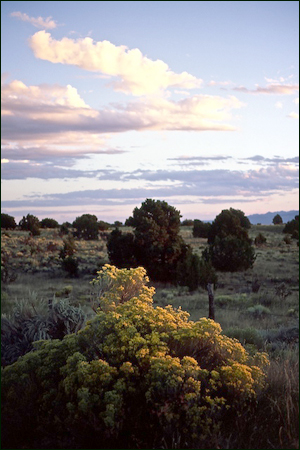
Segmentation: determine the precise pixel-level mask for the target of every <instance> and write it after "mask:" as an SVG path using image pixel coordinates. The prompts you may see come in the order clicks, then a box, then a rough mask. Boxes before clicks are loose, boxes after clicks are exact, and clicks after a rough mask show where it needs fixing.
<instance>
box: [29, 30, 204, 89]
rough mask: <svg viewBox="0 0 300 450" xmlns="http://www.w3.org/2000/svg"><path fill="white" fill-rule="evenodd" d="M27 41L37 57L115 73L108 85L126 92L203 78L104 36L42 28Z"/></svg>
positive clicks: (184, 85) (192, 84)
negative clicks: (175, 69) (97, 37)
mask: <svg viewBox="0 0 300 450" xmlns="http://www.w3.org/2000/svg"><path fill="white" fill-rule="evenodd" d="M29 44H30V47H31V49H32V50H33V52H34V55H35V57H36V58H39V59H43V60H46V61H50V62H52V63H56V64H57V63H61V64H69V65H74V66H77V67H80V68H82V69H84V70H87V71H92V72H101V73H103V74H106V75H109V76H111V77H118V78H119V80H117V81H112V83H111V86H112V87H113V88H114V89H115V90H116V91H121V92H124V93H126V94H129V93H130V94H133V95H137V96H140V95H145V94H153V93H157V92H159V91H161V90H165V89H167V88H170V87H175V88H181V89H193V88H199V87H200V86H201V84H202V80H200V79H197V78H196V77H194V76H193V75H191V74H189V73H187V72H182V73H180V74H177V73H175V72H173V71H171V70H170V69H169V67H168V65H167V64H166V63H165V62H163V61H161V60H156V61H153V60H151V59H149V58H147V57H146V56H144V55H143V54H142V52H141V51H140V50H139V49H138V48H135V49H132V50H129V49H128V48H127V47H126V46H124V45H121V46H116V45H114V44H112V43H111V42H109V41H106V40H105V41H98V42H94V41H93V39H91V38H90V37H86V38H84V39H77V40H74V39H70V38H67V37H64V38H62V39H61V40H60V41H59V40H56V39H54V38H52V37H51V34H50V33H47V32H46V31H44V30H43V31H39V32H37V33H35V34H34V35H33V36H32V37H31V38H30V39H29Z"/></svg>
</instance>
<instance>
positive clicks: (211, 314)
mask: <svg viewBox="0 0 300 450" xmlns="http://www.w3.org/2000/svg"><path fill="white" fill-rule="evenodd" d="M207 292H208V305H209V309H208V318H209V319H212V320H215V305H214V290H213V284H211V283H208V285H207Z"/></svg>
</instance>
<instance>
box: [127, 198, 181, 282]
mask: <svg viewBox="0 0 300 450" xmlns="http://www.w3.org/2000/svg"><path fill="white" fill-rule="evenodd" d="M180 217H181V216H180V212H179V211H177V210H176V209H175V208H174V207H173V206H170V205H169V204H168V203H167V202H165V201H160V200H152V199H146V200H145V202H144V203H142V206H141V207H140V208H135V209H134V211H133V216H132V217H130V218H129V219H127V221H126V225H128V226H132V227H134V236H135V256H136V260H137V263H138V264H139V265H141V266H143V267H145V269H146V270H147V273H148V274H149V276H150V278H151V279H152V280H156V281H171V282H172V281H173V282H176V267H177V264H178V262H179V261H180V260H181V259H182V256H183V254H184V252H183V249H184V248H185V244H184V241H183V239H182V237H181V236H180V234H179V231H180Z"/></svg>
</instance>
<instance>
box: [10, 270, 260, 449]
mask: <svg viewBox="0 0 300 450" xmlns="http://www.w3.org/2000/svg"><path fill="white" fill-rule="evenodd" d="M147 280H148V279H147V277H146V272H145V270H144V269H143V268H141V267H139V268H137V269H131V270H126V269H121V270H118V269H116V268H115V267H113V266H109V265H107V266H105V267H104V269H103V271H101V272H99V274H98V277H97V279H96V280H95V281H94V282H95V283H96V286H97V285H98V287H99V288H100V298H99V303H100V304H104V305H105V307H104V308H100V309H99V310H98V313H97V315H96V316H95V317H94V318H93V319H92V320H91V321H90V322H88V324H87V326H86V327H85V328H83V329H82V330H80V331H79V332H78V333H77V334H73V335H70V336H66V337H65V338H64V339H63V340H62V341H59V340H53V341H47V342H46V341H42V342H38V343H36V344H35V348H36V350H35V351H34V352H31V353H28V354H27V355H25V356H24V357H22V358H20V359H19V360H18V361H17V362H16V363H14V364H13V365H11V366H8V367H6V368H5V369H4V370H3V374H2V425H3V430H5V431H4V436H3V444H4V447H5V445H7V446H8V447H9V446H12V447H10V448H20V446H22V447H23V448H24V447H25V448H162V446H164V445H165V443H166V442H172V440H173V439H174V436H175V435H177V437H178V433H179V437H178V439H180V441H181V442H182V443H183V446H184V448H215V447H214V442H215V436H216V433H218V430H223V431H224V432H225V433H226V432H227V435H230V434H231V432H232V430H229V431H228V424H229V423H230V420H231V418H232V417H235V416H239V414H241V412H243V414H245V413H246V412H247V411H248V410H249V408H251V404H252V402H253V401H254V400H255V398H256V395H257V392H258V391H259V390H260V389H261V388H262V387H263V386H264V379H265V375H264V372H263V367H264V366H265V365H267V364H268V360H267V357H266V355H265V354H262V353H257V354H255V355H253V356H250V355H249V354H248V353H247V351H246V350H245V349H244V348H243V347H242V345H241V344H240V343H239V342H237V341H236V340H233V339H231V338H229V337H227V336H225V335H222V333H221V328H220V326H219V325H218V324H217V323H215V322H214V321H212V320H210V319H204V318H203V319H200V320H198V321H197V322H192V321H189V320H188V313H186V312H183V311H181V310H180V309H179V310H174V309H173V308H172V307H171V306H168V307H166V308H160V307H156V308H154V307H153V304H152V297H153V294H154V288H148V287H146V286H145V283H146V282H147ZM16 429H17V430H20V432H18V433H16V432H15V430H16ZM5 448H7V447H5ZM168 448H170V447H168Z"/></svg>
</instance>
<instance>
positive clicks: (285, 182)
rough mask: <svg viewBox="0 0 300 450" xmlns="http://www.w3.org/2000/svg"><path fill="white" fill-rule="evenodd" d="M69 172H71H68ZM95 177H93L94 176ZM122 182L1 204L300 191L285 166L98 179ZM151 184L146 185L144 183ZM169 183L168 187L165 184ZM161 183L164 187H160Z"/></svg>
mask: <svg viewBox="0 0 300 450" xmlns="http://www.w3.org/2000/svg"><path fill="white" fill-rule="evenodd" d="M67 172H68V171H67ZM93 175H94V174H93ZM101 177H103V179H106V180H107V179H114V180H115V179H117V178H118V179H119V180H122V182H123V183H124V185H123V186H124V187H123V188H122V189H94V190H82V191H73V192H68V193H58V194H51V193H49V194H43V195H40V196H36V197H35V198H33V197H27V198H26V199H24V200H20V201H6V202H2V206H3V207H11V208H12V207H20V206H23V207H24V205H25V204H26V205H28V207H30V206H33V207H42V206H43V207H46V206H47V207H58V206H80V205H91V204H93V205H103V204H113V205H116V202H121V203H122V204H126V203H127V202H128V201H129V202H131V201H135V202H138V201H139V200H144V199H145V198H149V197H150V198H174V197H181V196H185V197H187V196H189V197H190V198H191V199H193V198H194V199H195V200H196V199H197V201H200V202H201V201H202V200H201V199H202V198H203V197H206V198H211V199H212V201H213V202H216V201H218V197H224V196H228V197H231V198H239V199H240V198H241V197H242V198H245V199H247V198H249V197H256V198H262V197H265V196H269V195H271V194H272V193H278V191H281V192H289V191H292V190H293V189H298V186H299V182H298V170H297V169H296V168H290V167H285V166H283V167H282V166H280V167H279V166H278V167H267V168H261V169H259V170H249V171H246V172H244V171H238V170H181V171H180V170H179V171H171V170H170V171H167V170H158V171H146V170H145V171H141V170H139V171H134V172H130V173H125V172H119V171H113V170H111V171H109V170H107V171H102V172H101V174H100V175H99V178H101ZM132 180H135V181H136V180H140V181H141V187H137V188H130V187H128V184H127V183H128V182H129V181H132ZM145 181H146V182H147V183H148V185H146V186H145V185H144V183H143V182H145ZM166 182H169V185H166ZM158 183H161V184H158Z"/></svg>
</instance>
